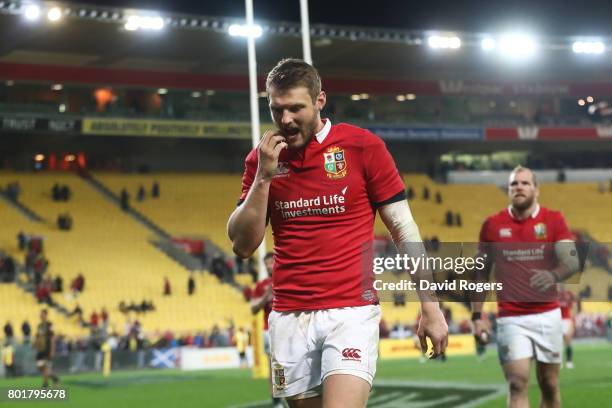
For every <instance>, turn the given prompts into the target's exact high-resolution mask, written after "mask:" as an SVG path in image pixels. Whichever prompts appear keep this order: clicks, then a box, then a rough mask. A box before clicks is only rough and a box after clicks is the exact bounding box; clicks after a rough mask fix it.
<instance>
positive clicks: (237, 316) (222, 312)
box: [0, 173, 250, 331]
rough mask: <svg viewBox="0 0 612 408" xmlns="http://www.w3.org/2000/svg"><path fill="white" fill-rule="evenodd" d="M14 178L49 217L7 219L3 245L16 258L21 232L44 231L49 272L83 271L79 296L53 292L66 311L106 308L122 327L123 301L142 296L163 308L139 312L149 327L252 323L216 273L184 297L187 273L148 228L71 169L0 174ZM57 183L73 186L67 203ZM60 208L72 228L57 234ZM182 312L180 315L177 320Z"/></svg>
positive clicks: (27, 200)
mask: <svg viewBox="0 0 612 408" xmlns="http://www.w3.org/2000/svg"><path fill="white" fill-rule="evenodd" d="M15 178H16V179H17V180H18V181H19V183H20V185H21V188H22V195H21V201H22V202H23V203H24V204H26V205H28V206H29V207H31V208H34V209H36V211H37V212H38V213H39V214H41V215H42V216H43V217H44V218H45V220H46V221H45V223H43V224H41V225H36V226H33V225H31V223H28V222H27V221H23V222H22V221H21V219H20V218H17V217H10V218H11V219H12V220H13V224H11V226H12V228H10V229H9V228H7V229H2V233H1V234H2V240H3V241H2V242H3V244H5V246H6V247H7V248H9V249H10V251H9V252H10V253H12V254H15V255H19V254H18V253H17V252H16V239H15V236H16V234H17V231H19V230H23V231H25V232H27V233H36V234H40V235H42V236H44V252H45V254H46V256H47V258H48V259H49V260H50V267H49V273H50V274H51V276H53V277H55V276H56V275H61V276H62V277H63V279H64V282H70V281H71V280H72V279H74V278H75V277H76V276H77V274H78V273H80V272H82V273H83V274H84V276H85V278H86V282H87V283H86V287H85V290H84V291H83V292H82V293H81V294H80V295H79V296H78V299H74V298H72V296H70V294H69V293H66V292H69V291H68V290H65V293H64V294H61V295H55V296H54V300H55V301H57V302H58V303H59V304H60V305H62V306H64V307H65V308H66V309H68V310H72V309H74V307H75V306H76V304H77V302H78V304H80V306H81V308H82V309H83V311H84V316H85V317H87V316H89V314H90V313H91V312H93V311H98V312H99V311H100V310H101V308H102V307H106V308H107V309H108V310H109V311H110V324H111V327H114V328H115V329H116V330H118V331H119V330H120V327H122V325H123V323H124V322H123V319H122V318H121V317H120V313H119V311H118V310H117V306H118V304H119V302H121V301H125V302H130V301H133V302H138V303H139V302H141V301H142V300H144V299H146V300H150V301H152V302H153V303H154V304H155V305H156V307H157V309H158V312H155V313H149V314H146V315H143V316H140V315H139V316H137V317H138V319H139V320H140V321H141V323H142V325H143V328H144V330H145V331H148V330H165V329H176V330H199V329H205V328H210V327H212V326H214V325H215V324H222V325H223V326H226V325H227V324H229V322H230V320H232V319H233V321H234V323H235V324H237V325H247V324H250V314H249V311H248V307H247V306H246V303H245V302H244V301H242V300H241V294H240V293H239V292H238V291H237V290H235V289H234V288H232V287H230V286H228V285H224V284H221V283H219V282H218V281H217V279H216V278H214V277H211V276H208V275H203V276H202V277H200V278H198V282H197V287H198V290H197V291H196V294H195V295H194V296H190V297H187V295H186V293H187V290H186V284H187V277H188V275H187V273H186V270H185V269H184V268H182V267H181V266H180V265H178V264H177V263H176V262H175V261H173V260H172V259H170V258H169V257H167V256H166V255H164V254H163V253H161V252H160V251H158V250H157V249H155V248H154V247H153V246H152V245H151V243H149V239H150V238H151V236H150V233H149V231H148V230H147V229H145V228H144V227H143V226H141V225H140V224H138V223H136V222H135V221H134V220H132V219H131V218H130V217H129V216H128V215H126V214H124V213H122V212H121V211H120V210H119V208H117V207H115V206H114V205H113V204H112V203H111V202H109V201H108V200H106V199H105V198H103V196H101V195H100V194H99V193H98V192H97V191H95V190H94V189H93V188H91V186H89V185H87V184H86V182H85V181H83V180H82V179H80V178H79V177H77V176H75V175H72V174H69V173H48V174H26V175H21V174H20V175H16V174H2V175H0V183H2V184H4V183H5V181H6V180H13V179H15ZM55 182H58V183H61V184H66V185H69V186H70V188H71V190H72V193H73V194H72V198H71V199H70V200H69V201H67V202H54V201H52V200H51V198H50V195H51V193H50V191H51V186H52V185H53V184H54V183H55ZM63 212H69V213H70V214H71V215H72V217H73V219H74V227H73V229H72V231H69V232H64V231H60V230H59V229H58V228H57V227H56V226H55V225H54V222H53V220H55V218H56V216H57V214H58V213H63ZM165 276H168V278H169V280H170V281H171V285H172V287H173V295H172V296H170V297H166V298H164V297H163V296H162V286H163V279H164V277H165ZM183 293H184V294H185V296H183ZM177 315H181V316H182V318H181V319H175V316H177Z"/></svg>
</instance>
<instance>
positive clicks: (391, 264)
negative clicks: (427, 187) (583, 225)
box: [362, 241, 612, 303]
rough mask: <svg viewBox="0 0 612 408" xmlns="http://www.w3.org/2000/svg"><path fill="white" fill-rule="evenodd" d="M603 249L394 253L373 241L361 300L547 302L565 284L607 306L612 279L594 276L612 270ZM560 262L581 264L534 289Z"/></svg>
mask: <svg viewBox="0 0 612 408" xmlns="http://www.w3.org/2000/svg"><path fill="white" fill-rule="evenodd" d="M602 248H604V247H603V246H601V247H598V246H595V244H593V243H590V244H584V243H573V242H518V243H516V242H501V243H499V242H495V243H478V242H471V243H466V242H459V243H457V242H454V243H451V242H439V243H435V245H432V244H424V243H405V244H402V245H401V246H400V247H399V248H396V247H395V246H394V245H392V243H391V242H389V241H380V242H378V241H375V242H373V243H370V244H369V245H368V246H367V247H364V248H362V249H363V252H362V254H363V256H362V261H363V264H362V267H363V286H362V288H363V293H364V298H366V296H370V295H373V292H374V291H375V292H376V293H377V294H378V298H379V300H380V301H383V302H384V301H392V302H395V303H398V302H399V303H402V302H404V301H406V302H408V301H413V300H418V299H419V297H418V296H417V292H418V291H435V292H436V293H438V295H439V297H440V299H444V300H450V301H460V302H469V301H471V300H474V299H483V298H485V299H487V301H493V300H498V301H511V302H550V301H555V300H556V299H557V298H558V292H559V290H560V288H559V287H558V284H561V283H563V285H564V290H571V291H573V292H576V293H582V295H581V298H582V299H583V301H602V300H603V301H605V300H607V297H606V295H607V292H606V293H603V292H604V291H602V290H598V289H600V288H604V289H605V288H609V289H608V291H609V292H610V293H612V273H610V274H602V273H600V272H598V271H599V270H601V269H604V270H608V271H612V267H610V265H609V264H608V263H607V262H608V259H609V255H608V253H606V252H605V251H603V250H602ZM559 254H566V256H565V257H563V258H559ZM563 262H568V265H569V264H575V265H576V264H579V265H580V270H579V271H578V272H575V273H574V274H572V275H571V277H569V278H567V279H564V280H563V282H561V281H558V280H557V281H555V280H552V281H551V284H550V285H544V286H543V285H542V284H539V283H538V281H540V279H539V276H541V275H542V274H544V275H547V276H549V277H555V276H556V275H555V274H551V273H550V272H551V271H552V270H553V269H555V268H557V267H558V266H559V265H560V264H561V263H563ZM585 265H586V266H585ZM568 268H569V266H568ZM372 272H373V273H372ZM589 286H592V288H589ZM591 289H592V291H591ZM583 292H584V293H583ZM587 292H589V293H587ZM590 292H592V293H590Z"/></svg>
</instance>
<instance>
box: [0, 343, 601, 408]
mask: <svg viewBox="0 0 612 408" xmlns="http://www.w3.org/2000/svg"><path fill="white" fill-rule="evenodd" d="M574 355H575V357H574V360H575V365H576V368H575V369H573V370H568V369H563V370H561V394H562V399H563V405H564V406H565V407H612V345H610V343H597V344H579V345H575V351H574ZM39 385H40V379H39V378H37V377H28V378H19V379H16V380H7V379H2V380H0V388H2V389H3V390H4V392H5V391H6V388H8V387H19V388H27V387H32V388H34V387H38V386H39ZM62 386H63V387H65V388H67V389H68V392H69V400H68V401H66V402H20V403H11V402H0V407H2V406H7V407H8V406H15V407H23V408H26V407H38V408H40V407H43V406H53V407H66V408H68V407H79V408H80V407H88V408H97V407H99V408H124V407H125V408H128V407H129V408H139V407H142V408H167V407H185V408H188V407H198V408H201V407H207V408H208V407H211V408H212V407H232V406H234V407H249V406H251V407H263V406H265V405H262V404H258V402H262V401H266V400H267V399H268V396H267V384H266V381H264V380H253V379H252V378H251V373H250V371H249V370H237V369H236V370H215V371H197V372H181V371H177V370H146V371H130V372H115V373H112V374H111V376H110V377H109V378H104V377H102V375H100V374H78V375H66V376H63V377H62ZM504 392H505V388H504V387H503V377H502V373H501V370H500V367H499V365H498V363H497V356H496V351H495V350H494V349H489V350H488V351H487V358H486V359H485V360H484V361H483V362H481V363H478V362H476V360H475V357H472V356H466V357H452V358H450V359H449V360H448V361H447V362H445V363H443V362H427V363H425V364H419V362H418V361H416V360H387V361H380V362H379V364H378V372H377V376H376V382H375V387H374V389H373V393H372V395H371V397H370V404H369V406H370V407H385V408H393V407H410V406H411V405H412V406H423V407H424V406H427V407H430V406H431V407H479V408H493V407H503V406H505V402H504V401H505V394H504ZM529 395H530V400H531V405H532V406H538V389H537V385H536V381H535V378H533V377H532V381H531V387H530V393H529Z"/></svg>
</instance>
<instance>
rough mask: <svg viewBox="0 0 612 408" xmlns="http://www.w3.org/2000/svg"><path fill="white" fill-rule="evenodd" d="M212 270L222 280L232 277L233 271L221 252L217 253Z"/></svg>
mask: <svg viewBox="0 0 612 408" xmlns="http://www.w3.org/2000/svg"><path fill="white" fill-rule="evenodd" d="M211 271H212V273H213V275H215V276H216V277H217V278H219V280H220V281H222V282H225V281H227V280H229V279H230V278H231V271H230V270H229V268H228V266H227V263H226V262H225V259H223V256H222V255H221V254H219V253H217V254H216V255H215V256H214V258H213V260H212V264H211Z"/></svg>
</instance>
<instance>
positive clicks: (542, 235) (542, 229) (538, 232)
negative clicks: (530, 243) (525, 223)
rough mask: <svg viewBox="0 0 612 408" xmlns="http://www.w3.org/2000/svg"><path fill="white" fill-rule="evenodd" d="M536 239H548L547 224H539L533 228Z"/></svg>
mask: <svg viewBox="0 0 612 408" xmlns="http://www.w3.org/2000/svg"><path fill="white" fill-rule="evenodd" d="M533 233H534V234H535V237H536V239H546V224H544V223H543V222H539V223H537V224H536V225H534V227H533Z"/></svg>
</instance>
